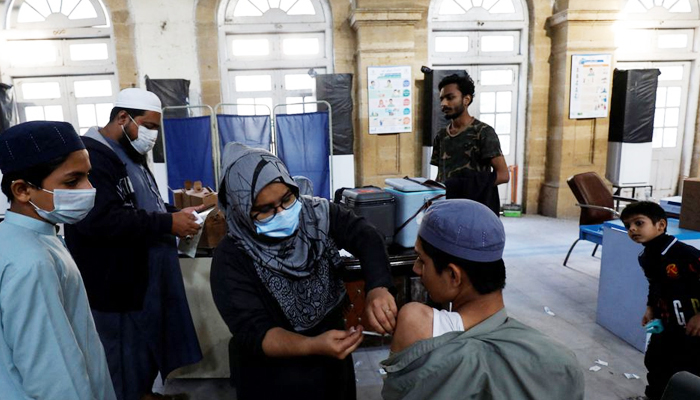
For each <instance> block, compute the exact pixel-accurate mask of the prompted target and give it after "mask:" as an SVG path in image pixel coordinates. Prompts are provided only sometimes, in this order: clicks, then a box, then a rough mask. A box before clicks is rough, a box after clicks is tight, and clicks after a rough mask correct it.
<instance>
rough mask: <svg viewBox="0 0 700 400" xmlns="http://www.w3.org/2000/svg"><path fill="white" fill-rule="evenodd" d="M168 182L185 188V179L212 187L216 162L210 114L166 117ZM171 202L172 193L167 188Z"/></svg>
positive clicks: (164, 121)
mask: <svg viewBox="0 0 700 400" xmlns="http://www.w3.org/2000/svg"><path fill="white" fill-rule="evenodd" d="M163 135H164V136H165V152H166V166H167V168H168V186H169V187H170V188H172V189H178V188H182V187H183V184H184V182H185V181H193V182H194V181H202V185H204V186H209V187H211V188H212V189H213V188H215V187H216V184H215V182H214V163H213V160H214V158H213V156H212V150H211V118H210V117H209V116H206V117H194V118H168V119H165V120H163ZM168 197H169V198H170V202H171V203H172V201H173V194H172V193H171V192H170V191H168Z"/></svg>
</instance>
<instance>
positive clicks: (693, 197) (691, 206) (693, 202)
mask: <svg viewBox="0 0 700 400" xmlns="http://www.w3.org/2000/svg"><path fill="white" fill-rule="evenodd" d="M682 198H683V200H682V202H681V217H680V221H679V224H678V226H679V227H680V228H683V229H690V230H694V231H700V178H690V179H686V180H684V181H683V197H682Z"/></svg>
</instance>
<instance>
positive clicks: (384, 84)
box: [367, 66, 413, 134]
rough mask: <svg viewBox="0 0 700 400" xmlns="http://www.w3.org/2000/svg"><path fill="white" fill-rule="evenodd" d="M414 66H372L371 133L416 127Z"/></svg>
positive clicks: (369, 87) (370, 75)
mask: <svg viewBox="0 0 700 400" xmlns="http://www.w3.org/2000/svg"><path fill="white" fill-rule="evenodd" d="M411 80H412V78H411V67H409V66H397V67H368V68H367V85H368V91H367V92H368V97H369V105H368V106H369V133H371V134H378V133H401V132H411V131H412V130H413V111H412V110H413V89H412V87H411Z"/></svg>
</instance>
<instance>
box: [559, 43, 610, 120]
mask: <svg viewBox="0 0 700 400" xmlns="http://www.w3.org/2000/svg"><path fill="white" fill-rule="evenodd" d="M611 64H612V56H611V55H610V54H586V55H574V56H572V58H571V102H570V106H569V118H571V119H581V118H605V117H607V116H608V110H609V109H610V80H611Z"/></svg>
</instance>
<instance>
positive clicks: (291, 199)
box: [252, 192, 297, 223]
mask: <svg viewBox="0 0 700 400" xmlns="http://www.w3.org/2000/svg"><path fill="white" fill-rule="evenodd" d="M296 202H297V197H296V196H295V195H294V193H292V192H287V194H285V195H284V197H282V201H280V203H279V204H277V205H276V206H272V205H264V206H261V207H259V208H257V210H256V209H255V208H254V211H255V212H254V213H253V214H252V216H253V219H254V220H255V221H258V222H263V223H266V222H270V221H272V219H273V218H275V215H277V211H278V210H279V209H283V210H289V209H290V208H292V206H293V205H294V203H296Z"/></svg>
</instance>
